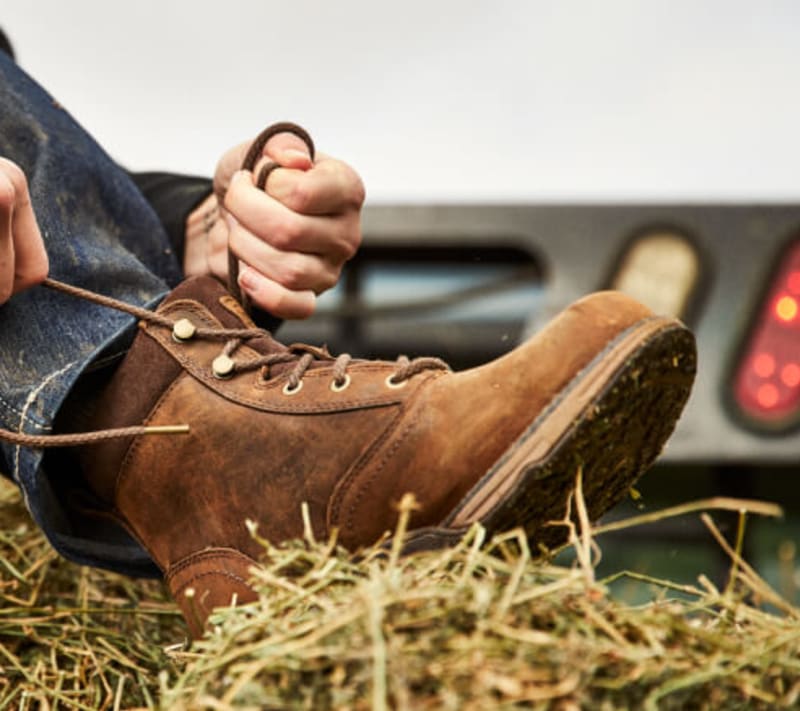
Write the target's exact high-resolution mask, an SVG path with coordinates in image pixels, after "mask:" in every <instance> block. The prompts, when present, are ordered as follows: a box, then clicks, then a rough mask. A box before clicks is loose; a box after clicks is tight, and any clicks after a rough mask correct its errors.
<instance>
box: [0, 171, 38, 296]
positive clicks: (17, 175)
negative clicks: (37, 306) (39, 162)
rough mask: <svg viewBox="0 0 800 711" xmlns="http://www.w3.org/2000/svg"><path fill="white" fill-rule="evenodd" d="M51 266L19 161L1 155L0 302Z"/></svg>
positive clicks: (32, 282) (36, 280)
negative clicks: (15, 161)
mask: <svg viewBox="0 0 800 711" xmlns="http://www.w3.org/2000/svg"><path fill="white" fill-rule="evenodd" d="M48 267H49V265H48V260H47V252H46V251H45V249H44V243H43V241H42V235H41V232H40V231H39V226H38V224H37V223H36V216H35V215H34V212H33V206H32V204H31V199H30V194H29V193H28V181H27V180H26V179H25V175H24V173H23V172H22V170H21V169H20V168H19V167H18V166H17V165H16V164H14V163H12V162H11V161H9V160H7V159H5V158H0V303H3V302H5V301H6V300H7V299H8V298H9V297H10V296H11V295H12V294H16V293H17V292H19V291H22V290H23V289H27V288H28V287H30V286H33V285H35V284H38V283H40V282H41V281H42V280H43V279H44V278H45V277H46V276H47V271H48Z"/></svg>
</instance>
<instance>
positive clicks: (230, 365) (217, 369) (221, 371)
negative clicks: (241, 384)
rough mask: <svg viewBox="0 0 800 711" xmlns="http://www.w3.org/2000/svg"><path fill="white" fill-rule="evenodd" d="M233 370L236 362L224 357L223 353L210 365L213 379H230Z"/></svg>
mask: <svg viewBox="0 0 800 711" xmlns="http://www.w3.org/2000/svg"><path fill="white" fill-rule="evenodd" d="M235 368H236V362H235V361H234V360H233V358H231V357H230V356H226V355H225V354H224V353H223V354H222V355H218V356H217V357H216V358H214V361H213V362H212V363H211V372H212V373H214V377H215V378H219V379H220V380H227V379H228V378H230V377H231V376H232V375H233V371H234V370H235Z"/></svg>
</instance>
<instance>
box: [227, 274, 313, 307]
mask: <svg viewBox="0 0 800 711" xmlns="http://www.w3.org/2000/svg"><path fill="white" fill-rule="evenodd" d="M239 286H240V287H241V288H242V289H243V290H244V291H245V292H246V293H247V295H248V296H249V297H250V299H251V301H252V302H253V303H254V304H256V305H257V306H259V307H261V308H262V309H264V310H266V311H269V312H270V313H271V314H273V315H275V316H277V317H278V318H284V319H303V318H308V317H309V316H311V315H312V314H313V313H314V308H315V306H316V300H317V297H316V295H315V294H314V292H313V291H310V290H301V291H295V290H292V289H287V288H286V287H285V286H282V285H281V284H279V283H278V282H276V281H273V280H272V279H269V278H267V277H265V276H264V275H263V274H259V273H258V272H257V271H256V270H255V269H253V268H252V267H248V266H247V265H243V266H242V268H241V269H240V271H239Z"/></svg>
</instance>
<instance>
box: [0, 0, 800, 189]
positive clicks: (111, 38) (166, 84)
mask: <svg viewBox="0 0 800 711" xmlns="http://www.w3.org/2000/svg"><path fill="white" fill-rule="evenodd" d="M0 23H1V24H2V26H3V27H4V28H5V30H6V32H7V33H8V34H9V36H10V37H11V39H12V41H13V43H14V45H15V47H16V49H17V53H18V57H19V60H20V62H21V63H22V64H23V65H24V66H25V67H26V68H27V69H28V71H29V72H30V73H31V74H33V75H34V76H35V77H36V78H37V79H38V80H39V81H40V82H42V83H43V84H44V85H45V86H46V87H48V89H50V91H51V92H52V93H54V94H55V95H56V97H57V98H58V99H59V100H60V101H61V102H62V103H63V104H64V105H65V106H67V108H69V109H70V110H71V111H72V113H73V114H74V115H75V116H77V117H78V119H79V120H80V121H81V122H82V123H83V124H84V125H85V126H86V127H87V128H88V129H89V130H90V131H91V132H93V133H94V135H95V136H97V137H98V139H99V140H100V141H101V143H103V144H104V145H105V146H106V148H107V149H108V150H109V152H111V153H112V155H114V156H115V157H116V158H117V159H118V160H120V161H121V162H123V163H124V164H125V165H127V166H130V167H132V168H135V169H150V168H160V169H169V170H175V171H185V172H194V173H200V174H209V173H210V172H211V171H212V170H213V167H214V165H215V162H216V159H217V157H218V155H219V154H220V153H221V152H222V151H223V150H224V149H225V148H227V147H228V146H229V145H230V144H232V143H235V142H238V141H240V140H243V139H245V138H249V137H251V136H252V135H254V134H255V133H257V132H258V131H259V130H260V129H261V128H262V127H263V126H264V125H266V124H267V123H270V122H272V121H274V120H279V119H292V120H295V121H298V122H299V123H302V124H303V125H305V126H306V127H307V128H308V129H309V130H310V131H311V132H312V134H313V135H314V137H315V139H316V141H317V144H318V146H319V147H320V148H321V149H322V150H325V151H326V152H329V153H333V154H335V155H337V156H339V157H342V158H344V159H346V160H347V161H348V162H350V163H351V164H352V165H354V166H355V167H356V168H357V169H358V170H359V172H360V173H361V174H362V176H363V178H364V180H365V182H366V184H367V190H368V195H369V199H370V200H371V201H372V202H387V201H414V202H441V201H526V202H529V201H537V202H542V201H551V200H559V201H570V200H584V201H585V200H594V201H616V202H618V201H630V200H636V201H643V200H658V201H666V200H669V201H672V200H696V201H701V200H722V201H737V200H746V201H759V200H795V201H796V200H798V198H800V140H798V134H800V3H798V2H792V1H790V0H785V1H783V2H769V1H764V2H758V3H754V2H732V1H731V0H727V1H719V2H717V1H713V2H711V1H709V2H702V1H700V2H698V1H689V0H686V1H676V0H670V1H664V2H636V1H633V0H604V1H602V2H600V1H599V0H598V1H597V2H589V1H585V2H575V1H563V0H561V1H560V2H543V1H531V2H524V1H522V0H520V1H519V2H503V1H502V0H494V1H492V2H489V1H486V2H468V1H467V0H446V1H443V2H435V1H434V0H427V1H423V0H398V1H396V2H392V3H385V2H380V1H379V0H371V1H370V0H335V1H330V2H310V1H309V0H300V1H297V0H294V1H292V0H282V1H281V2H275V1H273V0H238V1H237V0H228V1H227V2H225V1H224V0H223V1H222V2H214V3H210V2H205V1H204V0H174V1H168V0H159V1H156V0H137V1H136V2H126V3H120V2H110V1H109V0H102V1H101V0H69V2H64V1H63V0H38V1H37V0H24V1H23V0H3V9H2V12H1V13H0Z"/></svg>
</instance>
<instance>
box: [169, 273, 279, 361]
mask: <svg viewBox="0 0 800 711" xmlns="http://www.w3.org/2000/svg"><path fill="white" fill-rule="evenodd" d="M180 299H189V300H192V301H198V302H200V303H201V304H203V306H205V307H206V308H207V309H208V310H209V311H210V312H211V313H212V314H213V315H214V317H215V318H216V319H217V320H219V322H220V323H221V324H222V327H223V328H256V325H255V324H254V323H253V321H252V319H251V318H250V317H249V316H248V315H247V313H246V312H245V310H244V309H243V308H242V305H241V304H240V303H239V302H238V301H236V299H234V298H233V296H231V294H230V292H229V291H228V290H227V289H226V288H225V287H224V286H223V285H222V283H221V282H219V281H217V280H216V279H214V278H213V277H208V276H202V277H191V278H189V279H186V280H185V281H183V282H181V283H180V284H179V285H178V286H177V287H175V289H173V290H172V291H171V292H170V293H169V295H168V296H167V298H166V299H164V301H163V304H162V305H166V304H169V303H171V302H173V301H178V300H180ZM247 345H248V346H249V347H250V348H252V349H253V350H256V351H258V352H259V353H263V354H265V355H266V354H268V353H283V352H285V351H288V350H289V349H288V348H287V347H286V346H284V345H283V344H282V343H279V342H278V341H276V340H275V339H274V338H273V337H272V336H271V335H270V333H269V332H268V331H264V335H263V336H262V337H260V338H251V339H248V341H247Z"/></svg>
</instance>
